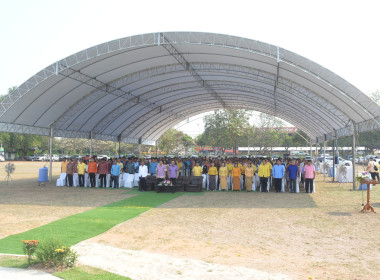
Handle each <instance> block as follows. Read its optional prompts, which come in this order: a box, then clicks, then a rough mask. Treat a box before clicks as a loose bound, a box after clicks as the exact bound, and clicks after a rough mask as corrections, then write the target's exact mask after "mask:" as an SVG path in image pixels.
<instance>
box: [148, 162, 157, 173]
mask: <svg viewBox="0 0 380 280" xmlns="http://www.w3.org/2000/svg"><path fill="white" fill-rule="evenodd" d="M157 165H158V163H157V162H156V160H155V159H154V158H153V159H152V162H151V163H150V165H149V173H150V175H152V176H154V175H156V169H157Z"/></svg>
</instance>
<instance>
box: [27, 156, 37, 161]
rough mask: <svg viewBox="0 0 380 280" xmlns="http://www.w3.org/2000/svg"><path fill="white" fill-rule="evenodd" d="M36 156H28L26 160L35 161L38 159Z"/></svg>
mask: <svg viewBox="0 0 380 280" xmlns="http://www.w3.org/2000/svg"><path fill="white" fill-rule="evenodd" d="M36 157H37V156H35V155H33V156H28V157H27V158H26V160H30V161H35V160H36Z"/></svg>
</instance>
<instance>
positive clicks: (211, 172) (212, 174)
mask: <svg viewBox="0 0 380 280" xmlns="http://www.w3.org/2000/svg"><path fill="white" fill-rule="evenodd" d="M216 175H218V169H217V168H216V167H215V164H214V163H213V162H212V163H211V166H210V168H209V169H208V178H209V179H208V182H209V183H208V184H209V185H208V189H209V190H210V191H214V190H215V189H216Z"/></svg>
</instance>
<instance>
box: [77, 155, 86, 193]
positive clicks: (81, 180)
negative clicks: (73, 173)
mask: <svg viewBox="0 0 380 280" xmlns="http://www.w3.org/2000/svg"><path fill="white" fill-rule="evenodd" d="M77 170H78V177H79V187H84V173H86V164H85V163H84V162H83V159H80V160H79V163H78V165H77Z"/></svg>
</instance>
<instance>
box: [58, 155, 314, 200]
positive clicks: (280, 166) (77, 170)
mask: <svg viewBox="0 0 380 280" xmlns="http://www.w3.org/2000/svg"><path fill="white" fill-rule="evenodd" d="M61 172H62V174H66V175H65V176H66V177H65V180H64V182H65V183H64V185H67V186H69V187H72V186H74V185H75V182H74V180H73V178H74V177H75V174H77V177H78V178H79V180H78V181H79V182H78V186H79V187H84V186H85V176H86V174H88V178H89V180H88V181H89V182H88V186H89V187H92V188H94V187H95V186H97V185H98V186H99V187H100V188H103V187H106V186H107V185H108V186H110V187H113V188H119V176H121V175H122V174H124V173H126V174H134V175H136V174H137V175H138V176H137V177H138V178H139V180H140V182H141V183H143V184H144V183H145V179H146V177H147V176H149V175H151V176H154V177H156V178H157V179H158V180H165V179H167V180H170V181H171V182H172V183H173V184H175V183H176V180H177V178H178V177H179V176H202V177H203V184H202V185H203V188H205V189H207V190H209V191H215V190H220V191H227V190H232V191H242V190H245V191H248V192H249V191H254V190H256V189H257V190H260V191H261V192H269V190H270V187H271V186H273V189H274V191H275V192H283V191H284V190H285V188H287V189H288V190H289V192H292V193H295V192H297V186H298V181H300V182H301V184H302V185H303V186H304V188H305V191H306V192H307V193H312V192H313V190H314V189H313V187H314V179H315V175H316V170H315V166H314V165H313V163H312V161H311V160H309V161H307V160H301V159H290V158H288V159H285V160H282V159H281V158H278V159H276V160H273V159H272V158H254V157H249V158H238V157H232V158H227V157H213V158H211V157H200V158H165V157H164V158H152V159H140V160H139V159H138V158H126V157H122V158H114V159H107V158H97V157H96V156H94V157H92V158H90V159H88V160H84V159H79V160H77V159H75V160H71V159H70V158H68V159H64V160H63V162H62V164H61ZM108 175H109V176H108ZM107 178H109V182H107ZM96 180H99V182H98V184H97V183H96ZM297 180H298V181H297Z"/></svg>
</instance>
